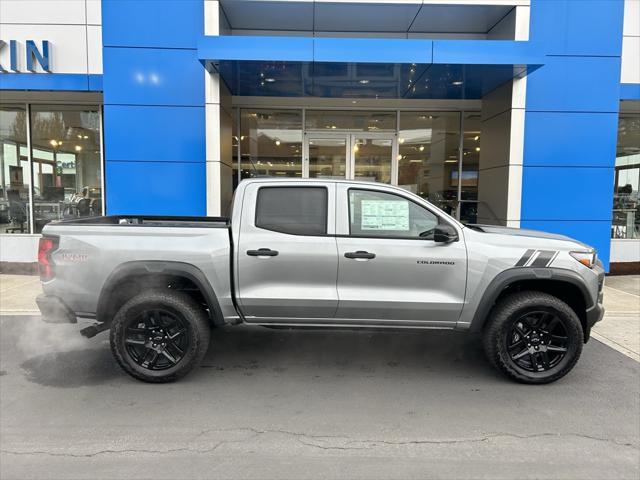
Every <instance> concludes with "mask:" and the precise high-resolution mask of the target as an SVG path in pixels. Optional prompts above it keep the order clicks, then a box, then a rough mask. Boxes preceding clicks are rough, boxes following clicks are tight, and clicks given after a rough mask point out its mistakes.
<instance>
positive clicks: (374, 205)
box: [336, 184, 467, 327]
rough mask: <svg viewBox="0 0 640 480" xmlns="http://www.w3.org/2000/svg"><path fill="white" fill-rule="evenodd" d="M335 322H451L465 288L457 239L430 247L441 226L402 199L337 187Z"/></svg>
mask: <svg viewBox="0 0 640 480" xmlns="http://www.w3.org/2000/svg"><path fill="white" fill-rule="evenodd" d="M336 187H337V196H336V202H337V219H336V225H337V226H336V233H337V237H336V240H337V244H338V310H337V312H336V318H339V319H345V321H347V322H348V320H347V319H351V320H352V321H353V320H355V321H357V322H359V323H367V324H384V325H388V324H391V325H401V326H411V325H415V326H420V325H423V326H443V327H450V326H453V325H455V323H456V322H457V320H458V317H459V316H460V312H461V311H462V307H463V304H464V295H465V288H466V271H467V255H466V248H465V244H464V238H463V236H462V233H461V232H459V233H460V238H459V240H458V241H457V242H452V243H448V244H444V243H436V242H434V240H433V229H434V227H435V226H436V225H438V224H439V223H444V222H449V220H446V219H443V218H442V217H440V216H439V215H438V213H437V211H436V210H435V209H430V208H427V207H426V206H425V205H422V204H421V202H420V200H419V199H414V198H412V197H411V196H410V194H408V193H407V194H406V195H404V194H401V193H398V192H397V191H392V190H386V189H385V187H384V186H382V185H381V186H380V187H379V188H376V187H375V186H372V187H369V186H362V185H357V184H354V185H349V184H338V185H337V186H336Z"/></svg>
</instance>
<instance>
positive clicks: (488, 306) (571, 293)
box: [471, 268, 593, 341]
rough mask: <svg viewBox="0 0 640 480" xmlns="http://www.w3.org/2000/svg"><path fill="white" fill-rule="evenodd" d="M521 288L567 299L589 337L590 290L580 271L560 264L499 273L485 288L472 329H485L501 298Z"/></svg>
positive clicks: (475, 330)
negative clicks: (587, 314)
mask: <svg viewBox="0 0 640 480" xmlns="http://www.w3.org/2000/svg"><path fill="white" fill-rule="evenodd" d="M520 291H538V292H543V293H547V294H549V295H552V296H554V297H556V298H558V299H560V300H562V301H563V302H565V303H566V304H567V305H569V306H570V307H571V308H572V309H573V310H574V312H575V313H576V315H577V316H578V318H579V319H580V323H581V324H582V328H583V331H584V333H585V341H586V340H587V338H588V334H589V331H588V330H589V329H588V326H587V316H586V312H587V309H588V308H590V307H592V306H593V301H592V300H591V298H590V295H589V291H588V290H587V287H586V285H585V284H584V282H583V280H582V279H581V277H580V276H579V275H578V274H577V273H575V272H572V271H571V270H563V269H557V268H556V269H554V268H535V269H534V268H512V269H509V270H505V271H503V272H501V273H500V274H498V275H497V276H496V277H495V278H494V279H493V281H492V282H491V283H490V284H489V286H488V287H487V288H486V289H485V293H484V295H483V298H482V300H481V302H480V304H479V306H478V308H477V309H476V313H475V315H474V317H473V321H472V323H471V330H472V331H473V332H481V331H482V330H483V329H484V327H485V325H486V324H487V321H488V320H489V317H490V315H491V311H492V310H493V308H494V307H495V306H496V305H497V304H498V303H499V302H500V300H502V299H503V298H505V297H507V296H508V295H511V294H514V293H517V292H520Z"/></svg>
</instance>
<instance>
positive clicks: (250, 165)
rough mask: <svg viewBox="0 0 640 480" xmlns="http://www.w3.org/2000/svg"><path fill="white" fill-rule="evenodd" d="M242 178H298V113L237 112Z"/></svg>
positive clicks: (299, 113) (299, 154)
mask: <svg viewBox="0 0 640 480" xmlns="http://www.w3.org/2000/svg"><path fill="white" fill-rule="evenodd" d="M239 140H240V156H241V162H240V171H241V177H242V178H251V177H260V176H284V177H302V111H301V110H244V109H243V110H241V115H240V138H239Z"/></svg>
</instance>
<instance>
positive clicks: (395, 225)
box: [360, 200, 409, 231]
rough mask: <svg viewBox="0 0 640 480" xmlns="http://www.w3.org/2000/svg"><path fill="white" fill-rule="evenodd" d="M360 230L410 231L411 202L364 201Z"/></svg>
mask: <svg viewBox="0 0 640 480" xmlns="http://www.w3.org/2000/svg"><path fill="white" fill-rule="evenodd" d="M360 228H361V229H362V230H401V231H409V202H405V201H402V200H400V201H388V200H362V217H361V226H360Z"/></svg>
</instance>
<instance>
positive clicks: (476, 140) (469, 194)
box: [453, 112, 495, 223]
mask: <svg viewBox="0 0 640 480" xmlns="http://www.w3.org/2000/svg"><path fill="white" fill-rule="evenodd" d="M481 125H482V124H481V117H480V113H479V112H474V113H465V114H464V117H463V119H462V126H463V129H464V132H463V134H462V171H461V172H460V174H459V178H460V182H461V184H460V221H462V222H463V223H475V222H476V221H477V218H478V208H481V209H483V210H484V209H488V208H489V206H488V205H486V204H484V203H483V204H482V205H479V204H478V169H479V167H480V140H481V138H480V134H481V128H482V127H481ZM453 183H454V185H455V187H456V188H458V175H456V180H455V181H454V182H453ZM492 217H495V214H492V212H489V218H492Z"/></svg>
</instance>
